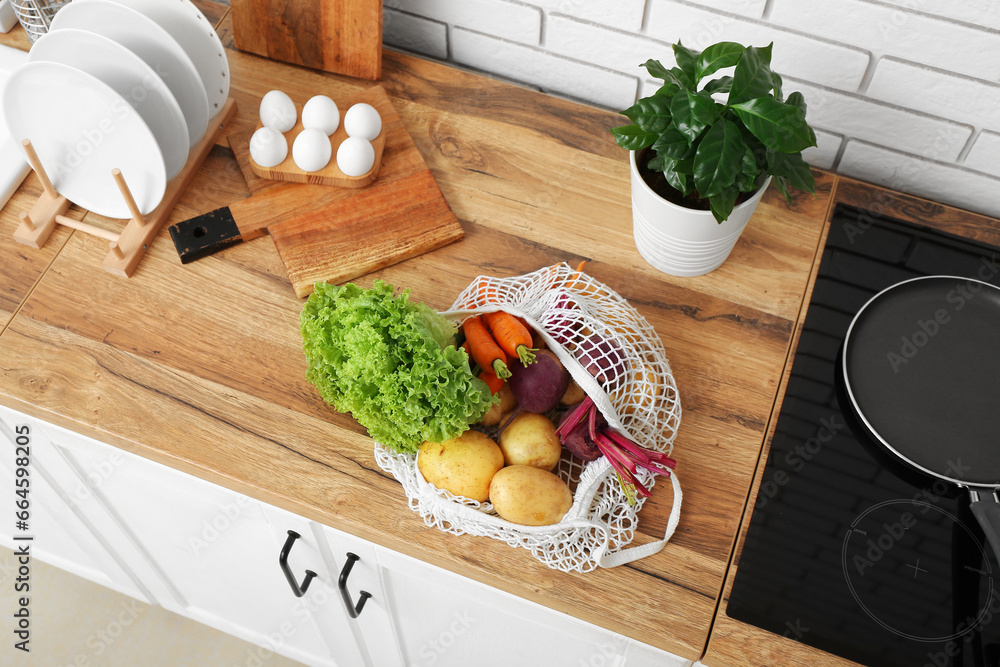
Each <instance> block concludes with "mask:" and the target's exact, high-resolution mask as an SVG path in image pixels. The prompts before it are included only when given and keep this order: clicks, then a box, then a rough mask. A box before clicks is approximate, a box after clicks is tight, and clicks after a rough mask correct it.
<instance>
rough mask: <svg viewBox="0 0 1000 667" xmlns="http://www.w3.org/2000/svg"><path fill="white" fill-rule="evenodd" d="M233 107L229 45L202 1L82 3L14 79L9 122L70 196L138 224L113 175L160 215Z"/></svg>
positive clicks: (145, 208) (8, 92) (69, 10)
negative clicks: (173, 187)
mask: <svg viewBox="0 0 1000 667" xmlns="http://www.w3.org/2000/svg"><path fill="white" fill-rule="evenodd" d="M228 96H229V63H228V61H227V60H226V55H225V50H224V49H223V47H222V42H221V41H220V40H219V37H218V35H217V34H216V33H215V30H214V29H213V28H212V26H211V24H210V23H209V22H208V20H207V19H206V18H205V16H204V15H203V14H202V13H201V12H200V11H199V10H198V9H197V8H196V7H195V6H194V5H193V4H191V2H190V0H74V2H72V3H70V4H68V5H66V6H65V7H63V8H62V9H60V10H59V12H58V13H57V14H56V16H55V18H54V19H53V21H52V26H51V28H50V30H49V32H48V33H47V34H45V35H43V36H42V37H40V38H39V39H38V41H36V42H35V43H34V45H33V46H32V48H31V51H30V52H29V53H28V62H27V63H25V64H24V65H21V66H20V67H18V68H17V69H15V70H14V71H13V72H12V73H11V75H10V77H9V79H8V80H7V84H6V86H5V87H4V91H3V114H4V118H5V120H6V122H7V127H8V128H9V129H10V134H11V136H12V137H13V138H14V139H15V140H17V141H21V140H23V139H29V140H31V143H32V146H33V147H34V149H35V152H36V153H37V154H38V158H39V160H40V162H41V163H42V167H43V168H44V169H45V172H46V174H47V175H48V176H49V179H50V180H51V181H52V184H53V186H54V187H55V188H56V190H57V191H58V192H59V193H60V194H61V195H63V196H64V197H66V198H67V199H69V200H70V201H72V202H73V203H75V204H77V205H79V206H81V207H83V208H85V209H88V210H90V211H93V212H94V213H98V214H100V215H105V216H108V217H113V218H128V217H130V214H129V211H128V207H127V206H126V204H125V201H124V200H123V199H122V196H121V194H120V193H119V191H118V188H117V186H116V185H115V182H114V180H113V179H112V177H111V171H112V169H116V168H117V169H120V170H121V172H122V175H123V176H124V178H125V182H126V183H127V184H128V187H129V190H130V191H131V193H132V196H133V198H134V199H135V201H136V204H137V205H138V207H139V210H140V211H141V212H142V213H143V214H146V213H149V212H150V211H152V210H153V209H154V208H156V206H157V205H158V204H159V203H160V201H161V200H162V199H163V194H164V191H165V189H166V184H167V181H169V180H170V179H172V178H173V177H174V176H176V175H177V174H178V173H179V172H180V171H181V169H182V168H183V167H184V164H185V163H186V162H187V159H188V153H189V151H190V149H191V147H192V146H194V145H195V144H197V143H198V141H199V139H201V138H202V136H203V135H204V134H205V131H206V130H207V128H208V121H209V119H210V118H213V117H214V116H215V115H216V114H217V113H218V112H219V111H221V109H222V105H223V103H224V102H225V101H226V98H227V97H228Z"/></svg>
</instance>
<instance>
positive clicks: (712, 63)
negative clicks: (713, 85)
mask: <svg viewBox="0 0 1000 667" xmlns="http://www.w3.org/2000/svg"><path fill="white" fill-rule="evenodd" d="M744 51H746V47H745V46H743V45H742V44H737V43H736V42H719V43H718V44H713V45H712V46H710V47H708V48H707V49H705V50H704V51H702V52H701V55H700V56H698V62H697V63H696V64H695V80H696V81H701V80H702V79H703V78H705V77H706V76H708V75H709V74H713V73H715V72H717V71H719V70H720V69H722V68H724V67H732V66H734V65H736V63H738V62H739V61H740V58H741V57H742V56H743V52H744Z"/></svg>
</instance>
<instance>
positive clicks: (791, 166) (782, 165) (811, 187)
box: [767, 151, 816, 192]
mask: <svg viewBox="0 0 1000 667" xmlns="http://www.w3.org/2000/svg"><path fill="white" fill-rule="evenodd" d="M767 170H768V171H769V172H771V174H773V175H774V176H776V177H780V178H781V179H783V180H786V181H788V183H789V185H791V186H792V187H794V188H797V189H799V190H805V191H806V192H816V180H815V179H814V178H813V175H812V170H811V169H810V168H809V164H808V163H807V162H806V161H805V160H803V159H802V155H800V154H799V153H776V152H774V151H768V152H767Z"/></svg>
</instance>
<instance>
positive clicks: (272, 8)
mask: <svg viewBox="0 0 1000 667" xmlns="http://www.w3.org/2000/svg"><path fill="white" fill-rule="evenodd" d="M232 17H233V40H234V42H235V43H236V48H238V49H240V50H241V51H249V52H250V53H256V54H257V55H259V56H265V57H267V58H271V59H273V60H281V61H283V62H287V63H293V64H295V65H305V66H306V67H312V68H314V69H321V70H323V71H326V72H336V73H337V74H346V75H348V76H355V77H358V78H361V79H372V80H375V79H379V78H381V76H382V0H232Z"/></svg>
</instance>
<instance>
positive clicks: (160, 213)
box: [14, 97, 236, 278]
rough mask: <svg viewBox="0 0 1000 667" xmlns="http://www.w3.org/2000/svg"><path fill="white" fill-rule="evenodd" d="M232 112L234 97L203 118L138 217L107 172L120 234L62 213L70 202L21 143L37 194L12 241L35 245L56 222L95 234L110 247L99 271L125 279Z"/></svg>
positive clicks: (116, 175) (114, 173)
mask: <svg viewBox="0 0 1000 667" xmlns="http://www.w3.org/2000/svg"><path fill="white" fill-rule="evenodd" d="M235 112H236V101H235V100H234V99H233V98H231V97H230V98H229V99H228V100H226V102H225V104H224V105H223V106H222V111H220V112H219V113H218V114H216V115H215V117H214V118H213V119H212V120H211V121H209V124H208V128H209V129H208V130H206V132H205V135H204V136H203V137H202V138H201V139H200V140H199V141H198V143H197V144H195V146H194V148H192V149H191V151H190V152H189V154H188V159H187V162H185V163H184V167H183V168H182V169H181V170H180V172H179V173H178V174H177V175H176V176H174V178H173V179H171V181H170V182H169V183H167V187H166V190H165V191H164V193H163V199H162V200H161V201H160V203H159V205H158V206H157V207H156V208H154V209H153V210H152V211H150V212H149V213H148V214H147V215H145V216H144V215H142V213H140V211H139V207H138V206H136V203H135V199H134V198H133V197H132V193H131V192H130V191H129V189H128V185H127V184H126V183H125V178H124V177H123V176H122V173H121V171H119V170H118V169H112V170H111V177H112V178H113V179H114V180H115V184H116V185H117V186H118V190H119V192H121V195H122V199H123V200H124V201H125V205H126V206H127V207H128V210H129V213H130V214H131V216H132V217H131V218H130V219H129V220H128V222H127V223H126V224H125V229H123V230H122V231H121V233H115V232H112V231H108V230H106V229H103V228H101V227H98V226H96V225H92V224H89V223H86V222H82V221H80V220H74V219H72V218H69V217H67V216H65V215H63V214H64V213H66V211H67V209H69V206H70V201H69V200H68V199H66V198H65V197H63V196H62V195H61V194H59V193H58V192H57V191H56V189H55V187H54V186H53V185H52V181H50V180H49V177H48V175H47V174H46V173H45V170H44V169H43V168H42V163H41V161H40V160H39V159H38V155H37V154H36V153H35V149H34V147H33V146H32V145H31V142H30V141H29V140H28V139H25V140H24V141H22V142H21V145H22V146H23V147H24V152H25V154H26V155H27V157H28V164H30V165H31V168H32V169H33V170H34V172H35V174H37V175H38V180H39V181H41V183H42V194H41V195H39V196H38V199H37V200H35V203H34V204H33V205H32V207H31V210H29V211H27V212H25V211H22V212H21V213H20V214H19V216H20V218H21V224H20V225H18V227H17V229H16V230H14V240H15V241H17V242H18V243H22V244H24V245H27V246H31V247H32V248H39V249H40V248H41V247H42V246H44V245H45V242H46V241H48V239H49V236H50V235H51V234H52V232H53V230H55V228H56V225H63V226H64V227H70V228H72V229H75V230H77V231H80V232H84V233H86V234H91V235H92V236H96V237H98V238H102V239H105V240H106V241H108V243H109V244H110V246H111V249H110V251H109V252H108V255H107V257H105V258H104V264H103V266H104V270H105V271H107V272H108V273H112V274H114V275H116V276H122V277H123V278H128V277H130V276H131V275H132V273H133V272H135V269H136V267H137V266H138V265H139V260H141V259H142V257H143V255H144V254H146V249H147V248H148V247H149V244H150V243H152V242H153V239H154V238H155V237H156V235H157V234H158V233H159V231H160V226H161V225H162V224H163V222H164V221H165V220H166V219H167V218H168V217H169V216H170V214H171V213H172V212H173V210H174V206H176V205H177V201H178V200H179V199H180V196H181V193H182V192H183V191H184V188H186V187H187V186H188V184H189V183H190V182H191V179H192V178H193V177H194V175H195V174H196V173H197V172H198V169H199V168H200V167H201V165H202V163H203V162H204V161H205V158H206V157H208V153H209V152H210V151H211V150H212V146H214V145H215V142H216V141H217V140H218V138H219V136H220V135H221V134H222V128H223V127H224V126H225V124H226V123H227V122H229V119H230V118H232V117H233V114H234V113H235Z"/></svg>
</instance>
